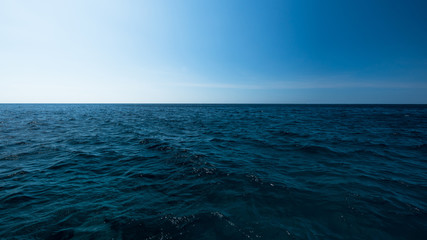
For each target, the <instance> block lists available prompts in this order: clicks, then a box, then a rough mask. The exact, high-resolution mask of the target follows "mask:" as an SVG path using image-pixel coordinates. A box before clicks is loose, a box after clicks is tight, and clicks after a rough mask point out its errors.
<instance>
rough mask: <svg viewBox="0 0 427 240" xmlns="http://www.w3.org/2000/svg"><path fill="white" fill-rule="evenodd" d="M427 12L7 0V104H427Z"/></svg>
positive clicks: (1, 12)
mask: <svg viewBox="0 0 427 240" xmlns="http://www.w3.org/2000/svg"><path fill="white" fill-rule="evenodd" d="M426 9H427V2H426V1H393V0H387V1H386V0H384V1H379V0H371V1H367V0H366V1H365V0H359V1H341V0H323V1H314V0H290V1H285V0H283V1H269V0H266V1H254V0H215V1H205V0H181V1H172V0H171V1H159V0H156V1H79V0H73V1H25V0H23V1H13V0H10V1H9V0H0V102H76V103H77V102H93V103H97V102H106V103H110V102H119V103H125V102H128V103H163V102H164V103H427V24H426V23H427V14H425V10H426Z"/></svg>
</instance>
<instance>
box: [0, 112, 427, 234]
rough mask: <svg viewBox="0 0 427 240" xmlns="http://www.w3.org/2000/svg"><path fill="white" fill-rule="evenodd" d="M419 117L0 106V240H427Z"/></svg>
mask: <svg viewBox="0 0 427 240" xmlns="http://www.w3.org/2000/svg"><path fill="white" fill-rule="evenodd" d="M426 143H427V106H425V105H418V106H417V105H412V106H411V105H401V106H399V105H384V106H381V105H377V106H373V105H371V106H363V105H14V104H11V105H0V238H1V239H233V240H237V239H427V202H426V201H427V144H426Z"/></svg>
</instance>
